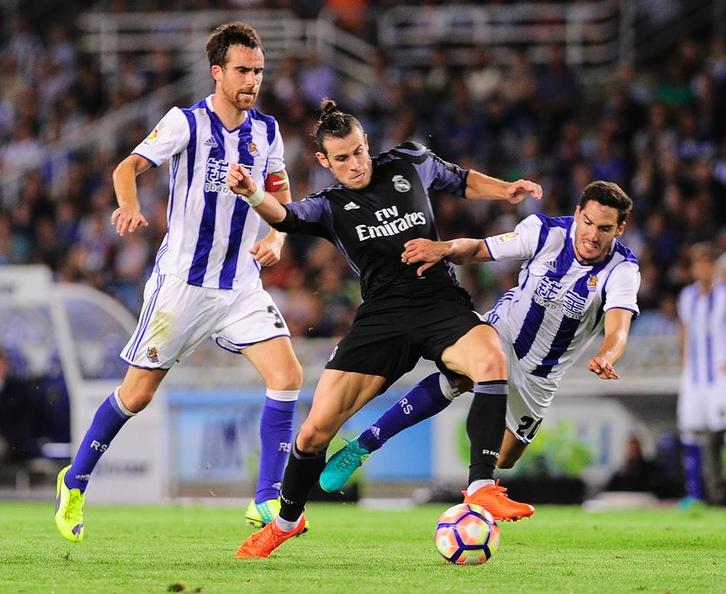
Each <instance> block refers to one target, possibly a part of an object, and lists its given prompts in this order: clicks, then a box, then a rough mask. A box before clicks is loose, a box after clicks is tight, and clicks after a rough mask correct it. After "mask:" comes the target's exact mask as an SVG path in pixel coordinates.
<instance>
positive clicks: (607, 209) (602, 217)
mask: <svg viewBox="0 0 726 594" xmlns="http://www.w3.org/2000/svg"><path fill="white" fill-rule="evenodd" d="M582 214H583V215H585V216H586V217H587V218H588V219H590V220H591V221H592V222H593V223H595V224H596V225H615V226H617V224H618V211H617V209H615V208H613V207H612V206H605V205H604V204H600V203H599V202H597V201H596V200H590V201H588V202H587V204H585V207H584V208H583V209H582Z"/></svg>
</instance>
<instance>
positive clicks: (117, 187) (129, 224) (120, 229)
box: [111, 155, 151, 235]
mask: <svg viewBox="0 0 726 594" xmlns="http://www.w3.org/2000/svg"><path fill="white" fill-rule="evenodd" d="M149 167H151V163H149V162H148V161H147V160H146V159H144V158H143V157H142V156H140V155H129V156H128V157H126V158H125V159H124V160H123V161H121V163H119V164H118V165H117V166H116V169H114V170H113V189H114V191H115V192H116V201H117V202H118V208H117V209H116V210H114V211H113V213H112V214H111V224H112V225H114V226H115V227H116V233H118V234H119V235H125V234H126V232H127V231H128V232H129V233H133V232H134V231H136V228H137V227H139V226H141V227H148V226H149V223H148V221H147V220H146V218H145V217H144V215H143V214H141V207H140V206H139V198H138V194H137V188H136V176H137V175H139V174H140V173H143V172H144V171H146V170H147V169H148V168H149Z"/></svg>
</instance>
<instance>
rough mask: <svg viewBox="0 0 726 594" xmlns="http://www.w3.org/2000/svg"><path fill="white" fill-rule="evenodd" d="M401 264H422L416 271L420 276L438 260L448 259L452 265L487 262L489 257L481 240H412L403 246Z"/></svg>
mask: <svg viewBox="0 0 726 594" xmlns="http://www.w3.org/2000/svg"><path fill="white" fill-rule="evenodd" d="M403 247H404V250H403V253H402V254H401V262H403V263H404V264H418V263H419V262H423V264H422V265H421V266H419V267H418V269H417V270H416V274H417V275H418V276H421V275H422V274H423V273H424V272H426V271H427V270H428V269H429V268H431V267H432V266H433V265H435V264H436V263H437V262H438V261H439V260H442V259H444V258H448V259H449V260H451V261H452V262H453V263H454V264H466V263H468V262H487V261H489V260H491V259H492V258H491V255H490V254H489V250H488V249H487V246H486V243H484V240H482V239H472V238H468V237H464V238H461V239H452V240H450V241H432V240H430V239H422V238H419V239H412V240H410V241H407V242H406V243H405V244H403Z"/></svg>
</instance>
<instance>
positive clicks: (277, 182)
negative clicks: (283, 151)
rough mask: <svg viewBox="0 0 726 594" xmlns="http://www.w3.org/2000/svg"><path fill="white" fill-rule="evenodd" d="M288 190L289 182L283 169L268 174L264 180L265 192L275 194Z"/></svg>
mask: <svg viewBox="0 0 726 594" xmlns="http://www.w3.org/2000/svg"><path fill="white" fill-rule="evenodd" d="M289 189H290V181H289V180H288V178H287V171H285V170H284V169H282V170H280V171H276V172H275V173H270V174H269V175H268V176H267V177H266V178H265V190H267V191H268V192H270V193H271V194H274V193H275V192H284V191H285V190H289Z"/></svg>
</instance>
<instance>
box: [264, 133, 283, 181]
mask: <svg viewBox="0 0 726 594" xmlns="http://www.w3.org/2000/svg"><path fill="white" fill-rule="evenodd" d="M284 154H285V146H284V144H283V142H282V134H280V126H279V124H278V123H277V121H275V138H273V140H272V143H270V152H269V153H268V155H267V167H266V168H265V169H266V171H267V175H271V174H273V173H278V172H279V171H282V170H283V169H285V157H284Z"/></svg>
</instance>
